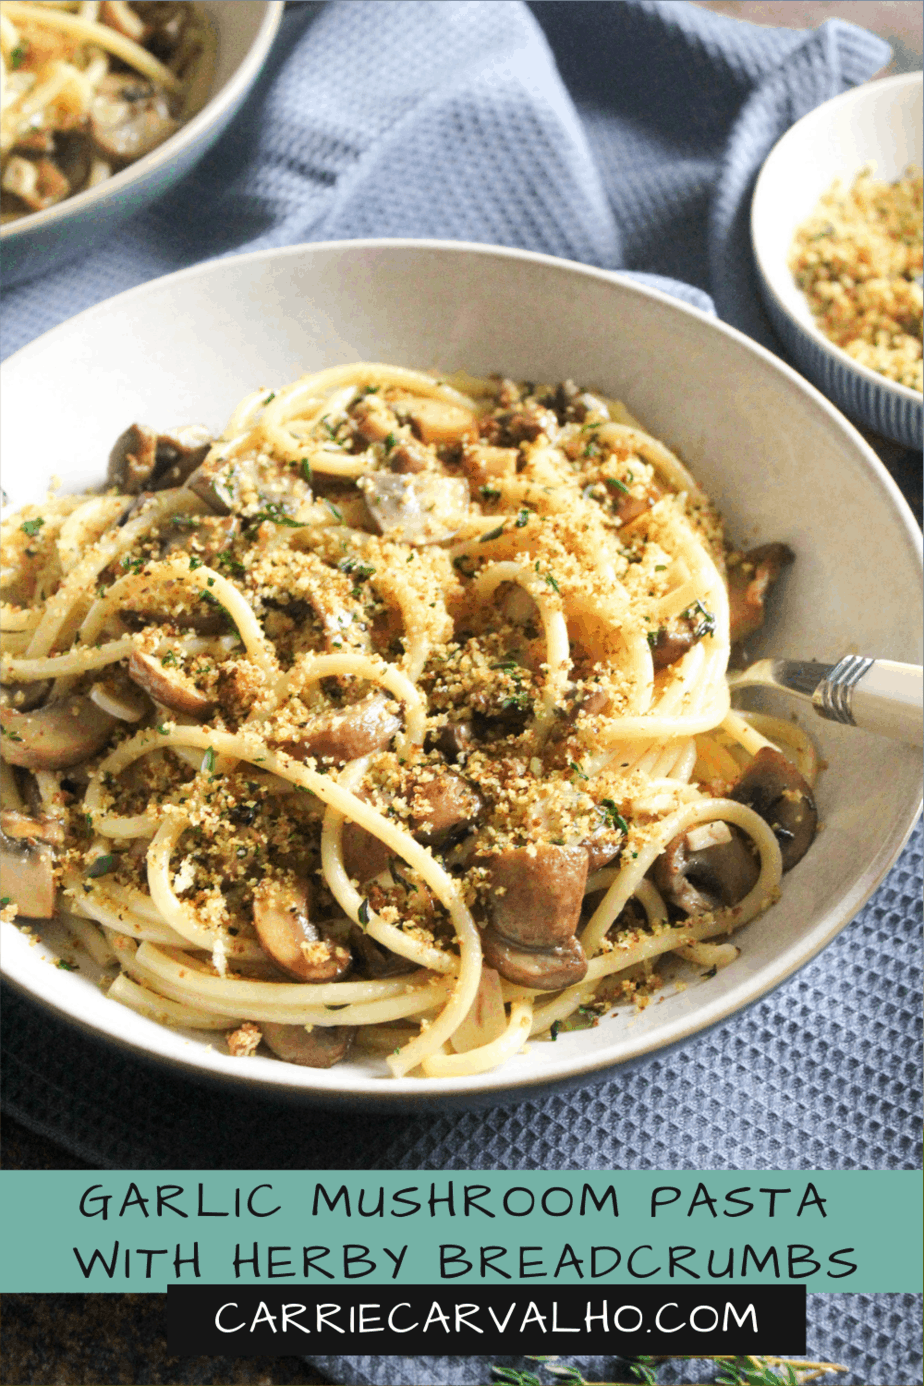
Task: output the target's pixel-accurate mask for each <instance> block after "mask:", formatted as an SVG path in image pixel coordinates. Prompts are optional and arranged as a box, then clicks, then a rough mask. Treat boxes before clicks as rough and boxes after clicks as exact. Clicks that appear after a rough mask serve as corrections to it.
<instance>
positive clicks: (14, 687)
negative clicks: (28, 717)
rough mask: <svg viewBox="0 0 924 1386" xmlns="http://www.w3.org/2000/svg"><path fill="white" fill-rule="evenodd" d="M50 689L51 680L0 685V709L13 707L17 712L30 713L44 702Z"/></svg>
mask: <svg viewBox="0 0 924 1386" xmlns="http://www.w3.org/2000/svg"><path fill="white" fill-rule="evenodd" d="M50 689H51V679H36V680H35V681H34V682H33V683H4V684H0V707H13V708H16V710H17V711H18V712H30V711H31V710H32V708H34V707H38V705H39V704H40V703H42V702H44V700H45V698H46V697H47V696H48V693H49V691H50Z"/></svg>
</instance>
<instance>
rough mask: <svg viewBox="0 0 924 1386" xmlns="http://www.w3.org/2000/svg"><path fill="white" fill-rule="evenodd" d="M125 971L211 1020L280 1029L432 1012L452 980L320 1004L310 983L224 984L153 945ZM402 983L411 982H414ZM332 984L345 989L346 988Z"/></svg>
mask: <svg viewBox="0 0 924 1386" xmlns="http://www.w3.org/2000/svg"><path fill="white" fill-rule="evenodd" d="M124 966H125V970H126V972H128V973H129V975H130V976H133V977H135V978H137V979H138V980H140V981H142V982H146V983H147V984H148V985H150V986H153V987H156V989H157V990H158V991H161V992H162V993H163V994H164V995H165V996H168V997H170V998H171V999H172V1000H176V1001H180V1002H182V1003H184V1004H187V1005H195V1006H198V1007H201V1009H203V1010H206V1011H210V1012H212V1013H213V1014H215V1015H229V1016H236V1015H239V1014H241V1013H242V1012H243V1013H246V1015H247V1018H248V1019H249V1020H256V1021H261V1020H266V1021H273V1022H276V1023H278V1024H282V1025H319V1026H321V1027H322V1028H330V1027H333V1026H340V1025H349V1026H354V1025H378V1024H382V1023H383V1022H385V1021H389V1020H401V1019H404V1018H406V1017H407V1016H411V1015H421V1014H424V1013H426V1012H431V1011H434V1010H435V1009H436V1008H437V1007H438V1006H439V1005H440V1004H441V1002H443V1001H444V1000H445V998H446V995H447V993H448V992H449V990H450V988H451V985H452V979H451V978H446V979H440V978H434V979H433V980H432V981H427V982H426V983H424V984H423V985H407V986H405V988H404V989H403V990H402V991H400V992H396V993H394V994H392V995H390V996H379V997H375V998H373V999H371V1000H365V1001H364V1000H358V1001H349V1000H348V999H344V998H340V997H336V998H335V999H334V1000H332V1001H329V1002H323V1001H321V1000H320V999H319V998H318V997H317V996H316V995H315V994H314V993H316V992H317V991H318V987H317V986H316V985H314V984H312V983H311V982H303V983H301V984H299V983H295V984H294V988H290V987H289V986H288V985H287V984H286V983H283V982H253V981H245V980H242V979H237V978H233V979H228V980H227V981H226V980H224V979H222V978H221V977H214V976H212V975H210V974H209V973H207V972H199V971H197V970H193V969H190V968H188V967H184V966H183V964H182V963H179V962H177V961H176V960H173V959H170V958H168V957H166V955H165V954H163V952H162V951H161V950H160V949H159V948H158V947H157V946H156V945H155V944H151V943H144V944H142V945H141V947H140V948H139V949H138V952H137V954H136V955H135V957H134V959H132V961H131V962H128V963H125V964H124ZM403 980H404V981H405V982H407V983H411V982H413V978H405V979H403ZM332 985H334V986H337V985H342V986H345V987H348V986H350V983H348V982H347V983H342V984H337V983H333V984H332ZM354 985H363V984H362V983H355V984H354ZM370 985H371V984H370ZM258 987H263V988H266V989H267V990H265V991H264V992H263V994H262V995H255V994H254V988H258ZM283 989H285V990H286V991H291V990H293V989H294V990H295V991H296V992H298V995H297V996H292V997H288V996H287V997H281V996H279V995H278V993H279V992H280V991H282V990H283ZM274 993H277V994H274Z"/></svg>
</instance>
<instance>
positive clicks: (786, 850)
mask: <svg viewBox="0 0 924 1386" xmlns="http://www.w3.org/2000/svg"><path fill="white" fill-rule="evenodd" d="M729 798H730V799H734V800H735V801H736V802H737V803H739V804H747V805H748V807H749V808H752V809H753V810H754V812H755V813H757V814H759V815H760V817H761V818H763V819H764V821H765V822H766V823H769V825H770V827H771V828H772V829H773V834H774V836H775V838H776V840H777V842H778V843H779V844H780V852H781V854H782V857H783V870H784V871H791V870H792V868H793V867H794V866H795V864H796V862H798V861H801V860H802V858H803V857H804V856H805V854H806V852H807V851H808V849H809V848H810V847H811V845H812V841H813V839H814V837H815V833H816V830H817V828H818V810H817V808H816V807H815V799H814V796H813V794H812V791H811V789H810V788H809V786H808V785H807V784H806V782H805V780H804V779H803V778H802V776H801V775H800V774H799V771H798V770H797V769H796V767H795V766H794V765H793V763H792V761H791V760H787V758H786V757H785V756H784V755H783V754H782V752H781V751H775V750H774V749H773V748H772V746H764V747H762V748H761V750H759V751H758V753H757V755H756V756H755V757H754V759H753V760H752V761H751V763H750V765H749V766H748V768H747V769H746V770H745V772H744V774H743V775H742V776H741V778H740V780H739V781H738V783H737V784H736V785H735V787H734V789H732V791H731V793H730V794H729Z"/></svg>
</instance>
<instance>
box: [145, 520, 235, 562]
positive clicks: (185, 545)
mask: <svg viewBox="0 0 924 1386" xmlns="http://www.w3.org/2000/svg"><path fill="white" fill-rule="evenodd" d="M173 518H174V519H176V518H178V517H177V516H174V517H173ZM181 518H182V519H183V521H184V522H186V523H184V524H182V525H177V526H174V527H173V528H174V532H173V533H170V534H169V537H168V538H167V541H166V543H165V545H164V548H163V553H162V556H163V557H166V556H167V555H168V554H171V553H191V554H193V555H194V556H195V557H196V558H198V559H200V560H201V562H203V563H208V564H210V565H211V564H213V563H214V562H215V560H216V558H217V557H218V556H219V554H222V553H227V551H228V550H229V549H230V547H231V545H232V543H233V542H234V539H235V537H236V535H237V533H238V531H239V529H240V525H241V522H240V520H239V519H238V518H237V516H236V515H195V516H189V515H183V516H182V517H181Z"/></svg>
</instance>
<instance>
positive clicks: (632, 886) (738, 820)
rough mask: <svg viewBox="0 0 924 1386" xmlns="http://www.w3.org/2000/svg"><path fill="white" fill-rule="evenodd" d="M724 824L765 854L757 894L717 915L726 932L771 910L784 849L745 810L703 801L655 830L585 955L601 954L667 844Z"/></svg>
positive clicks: (594, 920) (593, 924)
mask: <svg viewBox="0 0 924 1386" xmlns="http://www.w3.org/2000/svg"><path fill="white" fill-rule="evenodd" d="M719 820H721V821H722V822H725V823H733V824H736V825H737V826H738V827H739V828H743V829H744V831H745V832H746V833H747V834H748V836H749V837H751V838H753V840H754V842H755V844H756V846H757V850H758V852H759V853H760V875H759V876H758V878H757V881H756V882H755V884H754V886H753V887H752V889H751V890H750V891H749V892H748V894H747V895H746V896H745V897H744V899H743V900H742V901H741V902H740V903H739V904H737V905H733V906H731V907H730V908H729V909H726V910H722V911H720V912H718V913H717V917H720V918H722V919H723V920H724V921H725V925H726V927H727V928H737V926H738V925H739V924H744V923H746V922H747V920H749V919H751V918H753V916H754V915H755V914H757V913H759V911H760V910H761V909H764V908H766V906H767V905H768V904H769V903H770V901H771V900H772V898H773V895H774V892H775V891H777V890H778V889H779V884H780V880H781V878H782V874H783V864H782V859H781V857H780V848H779V843H778V842H777V840H776V838H775V837H774V836H773V833H772V831H771V830H770V828H769V826H768V825H767V824H766V823H765V822H764V820H763V819H762V818H761V817H759V816H758V814H756V813H755V812H754V810H753V809H750V808H748V807H747V806H746V805H744V804H738V803H736V802H735V801H734V800H732V799H702V800H700V801H699V802H697V803H692V804H686V805H684V807H683V808H681V809H678V810H677V811H676V813H672V814H669V815H668V817H667V818H664V819H662V821H661V822H660V823H658V825H657V826H656V827H655V829H654V831H653V832H652V834H651V836H650V837H649V839H648V840H647V842H645V843H644V844H643V845H642V846H641V848H640V850H639V854H638V857H637V858H636V859H635V860H634V861H633V862H632V864H631V866H630V867H624V868H623V869H622V870H621V871H620V873H619V876H618V877H617V879H616V880H615V881H614V882H613V884H612V885H611V886H610V888H609V890H608V891H607V893H606V895H605V896H604V897H603V899H602V900H601V902H600V904H599V905H598V906H597V908H596V910H595V911H594V913H593V915H592V916H591V918H590V920H589V922H588V923H587V925H586V927H585V929H584V931H583V933H582V934H581V943H582V945H583V948H584V951H585V953H587V955H588V956H592V955H593V954H594V953H596V952H597V950H598V949H599V947H600V945H601V943H602V942H603V939H604V936H605V935H606V933H607V930H608V929H609V928H610V925H611V924H612V923H613V921H614V920H615V919H616V917H617V916H618V915H619V914H620V913H621V911H622V909H623V907H624V905H625V903H626V901H627V900H628V898H629V896H630V895H633V894H634V893H635V890H636V887H637V885H638V882H639V881H640V880H641V879H642V877H643V876H645V875H646V874H647V872H648V870H649V869H650V867H651V866H652V865H653V864H654V861H655V858H656V857H658V856H659V855H660V854H661V852H662V851H663V850H664V848H665V847H666V846H667V844H668V842H670V841H671V839H672V838H674V837H676V836H677V835H678V834H679V833H685V832H687V831H688V829H690V828H692V827H693V826H694V825H695V824H697V823H715V822H717V821H719Z"/></svg>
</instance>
